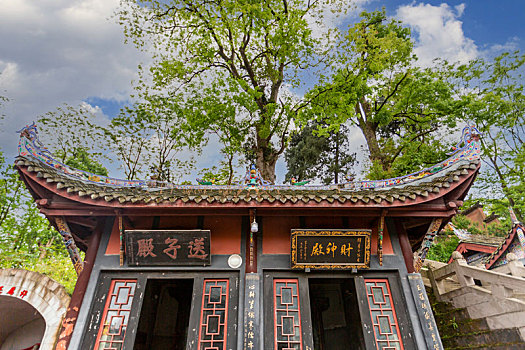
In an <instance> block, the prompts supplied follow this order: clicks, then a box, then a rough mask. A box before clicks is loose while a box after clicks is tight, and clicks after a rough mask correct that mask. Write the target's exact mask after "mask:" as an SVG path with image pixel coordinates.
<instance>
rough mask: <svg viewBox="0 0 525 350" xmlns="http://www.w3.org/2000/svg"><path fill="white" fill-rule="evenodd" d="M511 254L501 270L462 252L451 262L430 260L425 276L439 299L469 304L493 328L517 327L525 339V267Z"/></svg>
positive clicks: (461, 305) (471, 312)
mask: <svg viewBox="0 0 525 350" xmlns="http://www.w3.org/2000/svg"><path fill="white" fill-rule="evenodd" d="M513 255H514V254H509V255H508V256H507V258H508V260H509V263H508V264H506V265H505V266H503V267H501V268H498V269H497V270H486V269H484V268H480V267H474V266H469V265H468V264H467V262H466V261H465V259H464V258H463V256H462V255H461V254H460V253H459V252H457V251H456V252H454V253H453V254H452V259H453V261H452V262H451V263H450V264H443V263H438V262H435V261H427V262H426V263H425V270H424V271H422V276H423V278H424V280H426V282H427V285H428V286H431V287H432V289H433V291H434V295H435V296H436V298H437V299H438V300H439V301H443V302H449V303H452V305H453V306H454V307H456V308H465V309H466V310H467V312H468V314H469V316H470V317H471V318H473V319H478V318H484V319H485V320H486V321H487V324H488V326H489V328H490V329H510V328H516V329H517V330H518V331H519V332H520V334H521V339H523V340H525V293H524V292H525V278H524V277H525V268H524V267H523V265H522V264H521V262H519V261H518V259H517V258H516V257H515V256H513Z"/></svg>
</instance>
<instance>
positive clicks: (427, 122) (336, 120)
mask: <svg viewBox="0 0 525 350" xmlns="http://www.w3.org/2000/svg"><path fill="white" fill-rule="evenodd" d="M339 48H340V49H339V51H338V52H337V56H336V59H335V60H334V61H333V62H332V64H333V67H334V70H333V71H334V73H333V74H331V75H328V76H326V77H324V78H323V79H322V80H321V81H320V83H319V84H318V85H317V86H316V87H315V88H314V89H312V90H311V91H310V92H309V93H308V97H309V98H310V99H311V103H310V104H309V106H308V107H309V108H308V109H305V110H304V111H303V112H302V113H301V114H300V117H301V118H302V120H309V119H311V118H315V119H317V120H321V121H323V124H322V125H326V130H337V128H338V127H339V126H340V125H341V124H342V123H344V122H346V121H349V122H350V123H352V124H353V125H354V126H356V127H358V128H359V129H360V130H361V132H362V134H363V136H364V138H365V140H366V145H367V148H368V151H369V159H370V163H371V167H370V169H371V171H370V172H369V174H368V176H369V177H370V178H373V179H377V178H385V177H393V176H398V175H402V174H404V173H405V171H407V170H411V171H413V170H415V169H413V168H414V166H416V165H417V168H420V167H421V164H416V162H415V159H414V158H413V155H414V151H416V150H418V151H423V153H424V154H425V156H424V158H425V159H424V161H425V162H430V163H436V162H438V161H439V160H440V159H442V158H441V157H442V155H443V152H442V150H443V146H441V147H440V145H441V142H438V140H439V138H437V135H439V132H440V131H441V129H443V128H452V127H454V126H455V120H456V119H455V115H454V111H455V105H456V104H457V103H458V102H457V101H456V100H455V98H454V85H453V80H452V79H451V77H450V76H449V75H450V66H448V64H446V62H443V63H442V68H439V69H438V68H426V69H422V68H418V67H416V66H415V63H416V57H415V55H414V53H413V43H412V40H411V38H410V31H409V29H408V28H406V27H404V26H403V25H402V24H401V23H400V22H398V21H396V20H393V19H388V18H387V17H386V13H385V12H384V10H383V11H376V12H371V13H366V12H363V13H362V14H361V20H360V21H359V22H358V23H356V24H354V25H353V26H351V27H350V28H349V30H348V33H347V34H346V35H345V36H344V38H343V39H342V40H341V43H340V45H339ZM436 146H437V147H436ZM433 150H435V153H434V154H432V152H433ZM398 163H400V164H398Z"/></svg>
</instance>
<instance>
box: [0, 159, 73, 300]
mask: <svg viewBox="0 0 525 350" xmlns="http://www.w3.org/2000/svg"><path fill="white" fill-rule="evenodd" d="M0 268H24V269H28V270H32V271H38V272H41V273H45V274H47V275H49V276H50V277H51V278H53V279H55V280H56V281H57V282H59V283H62V284H64V285H65V286H66V288H67V289H68V291H69V292H72V288H73V286H74V283H75V281H76V273H75V270H74V268H73V264H72V263H71V260H70V258H69V256H68V254H67V252H66V250H65V247H64V246H63V243H62V238H61V237H60V234H59V233H58V232H56V231H55V229H54V228H53V227H51V226H50V225H49V222H48V221H47V219H45V218H44V217H43V216H42V215H41V214H39V212H38V208H37V207H36V204H35V203H34V202H33V199H32V198H31V197H30V196H29V194H28V193H27V191H26V189H25V187H24V185H23V183H22V182H21V181H20V180H19V179H18V174H16V172H15V171H14V170H13V168H12V167H11V166H10V165H9V164H7V163H6V161H5V159H4V157H3V156H2V154H1V152H0Z"/></svg>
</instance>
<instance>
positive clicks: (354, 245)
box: [291, 230, 371, 270]
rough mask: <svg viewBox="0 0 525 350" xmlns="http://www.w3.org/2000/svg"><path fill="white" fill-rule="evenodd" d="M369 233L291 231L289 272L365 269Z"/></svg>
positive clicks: (364, 231)
mask: <svg viewBox="0 0 525 350" xmlns="http://www.w3.org/2000/svg"><path fill="white" fill-rule="evenodd" d="M370 235H371V230H292V254H291V255H292V268H293V269H306V268H309V269H325V270H333V269H368V268H369V267H370Z"/></svg>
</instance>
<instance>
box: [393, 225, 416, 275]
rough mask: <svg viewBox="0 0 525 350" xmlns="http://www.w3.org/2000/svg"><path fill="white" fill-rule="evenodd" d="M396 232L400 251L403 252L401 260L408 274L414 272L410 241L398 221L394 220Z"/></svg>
mask: <svg viewBox="0 0 525 350" xmlns="http://www.w3.org/2000/svg"><path fill="white" fill-rule="evenodd" d="M396 231H397V236H398V237H399V245H400V246H401V251H402V252H403V259H404V260H405V265H406V267H407V271H408V273H412V272H414V271H415V269H414V254H413V253H412V247H411V246H410V240H409V239H408V234H407V231H406V230H405V227H404V226H403V224H402V223H401V222H400V221H399V220H396Z"/></svg>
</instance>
